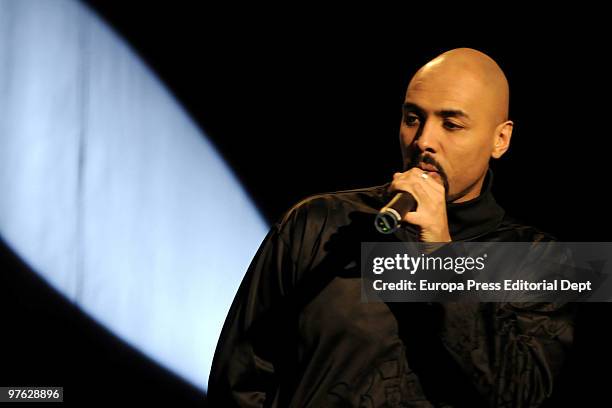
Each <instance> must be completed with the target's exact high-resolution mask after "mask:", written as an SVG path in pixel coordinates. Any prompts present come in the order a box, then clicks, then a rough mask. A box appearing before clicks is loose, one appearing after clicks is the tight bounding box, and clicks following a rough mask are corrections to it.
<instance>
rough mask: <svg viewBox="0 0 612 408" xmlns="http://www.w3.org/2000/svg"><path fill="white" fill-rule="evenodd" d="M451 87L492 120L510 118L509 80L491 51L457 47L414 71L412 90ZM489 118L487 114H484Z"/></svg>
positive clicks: (410, 86) (449, 88)
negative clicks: (491, 55) (483, 51)
mask: <svg viewBox="0 0 612 408" xmlns="http://www.w3.org/2000/svg"><path fill="white" fill-rule="evenodd" d="M424 89H426V90H428V91H434V92H444V91H447V92H448V93H449V96H450V97H451V98H452V97H457V98H459V99H461V102H465V103H468V104H470V105H471V108H472V109H475V110H477V111H482V112H474V113H475V114H482V115H486V118H487V119H490V120H491V121H492V123H495V124H497V123H500V122H503V121H505V120H507V119H508V103H509V89H508V81H507V79H506V76H505V75H504V72H503V71H502V70H501V68H500V67H499V65H497V63H496V62H495V61H494V60H493V59H492V58H491V57H489V56H488V55H486V54H484V53H482V52H480V51H477V50H474V49H471V48H456V49H453V50H450V51H447V52H445V53H443V54H441V55H439V56H438V57H436V58H434V59H433V60H431V61H430V62H428V63H427V64H425V65H424V66H423V67H422V68H421V69H419V71H417V73H416V74H415V75H414V77H413V78H412V80H411V81H410V85H409V86H408V92H411V91H415V92H418V91H420V90H424ZM483 119H485V118H483Z"/></svg>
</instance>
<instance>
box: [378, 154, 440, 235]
mask: <svg viewBox="0 0 612 408" xmlns="http://www.w3.org/2000/svg"><path fill="white" fill-rule="evenodd" d="M420 167H421V168H419V167H413V168H411V169H410V170H408V171H406V172H403V173H395V174H394V175H393V182H392V183H391V185H390V186H389V189H388V191H389V192H393V191H397V193H396V194H395V196H394V197H393V198H392V199H391V201H389V203H387V205H385V206H384V207H383V208H382V209H381V210H380V212H379V213H378V214H377V216H376V219H375V226H376V229H377V230H378V231H379V232H381V233H383V234H391V233H393V232H395V231H396V230H397V229H398V228H399V226H400V223H401V222H402V221H404V222H407V223H410V224H413V225H416V226H418V227H420V239H421V241H423V242H449V241H451V237H450V233H449V230H448V217H447V215H446V188H445V183H444V182H443V179H442V177H441V175H440V173H438V172H437V171H435V170H436V168H435V167H433V166H431V165H426V164H425V165H421V166H420Z"/></svg>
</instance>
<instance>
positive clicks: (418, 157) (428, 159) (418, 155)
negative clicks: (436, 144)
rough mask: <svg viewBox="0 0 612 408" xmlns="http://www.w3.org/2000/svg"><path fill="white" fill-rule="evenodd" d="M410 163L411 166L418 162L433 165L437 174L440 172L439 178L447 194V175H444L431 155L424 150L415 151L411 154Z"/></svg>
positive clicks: (416, 164)
mask: <svg viewBox="0 0 612 408" xmlns="http://www.w3.org/2000/svg"><path fill="white" fill-rule="evenodd" d="M411 163H413V165H412V166H413V167H417V166H418V165H419V164H420V163H425V164H430V165H432V166H434V167H435V168H436V170H437V171H438V174H440V178H441V179H442V182H443V183H444V189H445V191H446V194H447V195H448V190H449V187H448V176H447V175H446V172H445V171H444V169H443V168H442V166H441V165H440V163H438V161H437V160H436V159H434V158H433V157H432V156H431V155H429V154H427V153H425V152H420V151H415V152H414V153H413V155H412V160H411Z"/></svg>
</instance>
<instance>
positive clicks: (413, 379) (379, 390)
mask: <svg viewBox="0 0 612 408" xmlns="http://www.w3.org/2000/svg"><path fill="white" fill-rule="evenodd" d="M492 182H493V174H492V172H491V171H489V173H488V175H487V177H486V180H485V184H484V188H483V192H482V194H481V195H480V196H479V197H478V198H476V199H474V200H471V201H468V202H464V203H460V204H450V205H449V206H448V218H449V227H450V232H451V236H452V239H453V240H454V241H470V240H472V241H491V242H495V241H497V242H499V241H513V242H516V241H550V240H553V238H552V237H551V236H549V235H547V234H545V233H543V232H541V231H538V230H536V229H535V228H532V227H530V226H526V225H522V224H519V223H517V222H516V221H514V220H512V219H511V218H509V217H508V216H507V215H506V214H505V212H504V210H503V209H502V208H501V207H500V206H499V205H498V204H497V203H496V202H495V199H494V198H493V196H492V194H491V191H490V190H491V185H492ZM387 186H388V185H387V184H385V185H382V186H376V187H371V188H363V189H358V190H350V191H342V192H333V193H327V194H320V195H316V196H312V197H309V198H307V199H305V200H303V201H301V202H300V203H298V204H297V205H295V206H294V207H293V208H292V209H290V210H289V211H288V212H287V213H286V214H285V215H284V216H283V217H282V219H281V220H279V221H278V222H277V223H276V224H275V225H274V226H273V227H272V228H271V230H270V232H269V233H268V235H267V236H266V238H265V240H264V242H263V243H262V245H261V247H260V248H259V250H258V252H257V254H256V256H255V258H254V259H253V261H252V263H251V265H250V267H249V269H248V271H247V273H246V275H245V277H244V279H243V281H242V284H241V286H240V288H239V290H238V293H237V295H236V297H235V299H234V302H233V304H232V307H231V309H230V311H229V313H228V316H227V319H226V322H225V325H224V327H223V331H222V333H221V337H220V339H219V342H218V345H217V350H216V354H215V358H214V362H213V366H212V371H211V374H210V380H209V384H208V398H209V402H210V404H211V406H214V407H235V406H241V407H431V406H469V407H477V406H500V407H535V406H539V405H540V404H541V403H542V402H543V401H544V400H545V399H546V398H547V396H549V395H550V393H551V392H552V390H553V389H554V385H555V378H556V375H557V373H558V372H559V370H560V368H561V367H562V364H563V362H564V359H565V355H566V353H567V350H568V348H569V347H570V345H571V343H572V340H573V313H572V310H571V309H570V308H569V307H568V305H565V306H553V305H552V304H503V303H476V304H458V303H445V304H437V303H435V304H429V303H427V304H426V303H362V301H361V289H360V288H361V286H360V285H361V283H360V269H359V262H360V261H359V260H360V243H361V242H364V241H384V240H402V241H416V240H417V239H418V234H417V231H416V229H414V228H411V226H406V227H404V228H402V229H401V230H400V231H398V232H397V233H396V234H394V235H390V236H384V235H381V234H378V233H377V232H376V231H375V230H374V227H373V221H374V216H375V215H376V213H377V212H378V210H379V209H380V208H381V207H382V206H383V205H384V204H385V203H386V202H387V201H388V200H389V199H390V198H391V197H390V196H389V195H388V194H387V192H386V188H387Z"/></svg>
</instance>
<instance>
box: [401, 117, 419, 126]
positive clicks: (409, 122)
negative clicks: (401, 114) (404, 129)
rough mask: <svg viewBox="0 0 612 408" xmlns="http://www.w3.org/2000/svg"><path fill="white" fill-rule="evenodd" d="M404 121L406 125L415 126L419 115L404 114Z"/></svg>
mask: <svg viewBox="0 0 612 408" xmlns="http://www.w3.org/2000/svg"><path fill="white" fill-rule="evenodd" d="M404 122H406V125H407V126H416V125H417V124H418V123H419V117H418V116H417V115H406V118H405V119H404Z"/></svg>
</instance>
